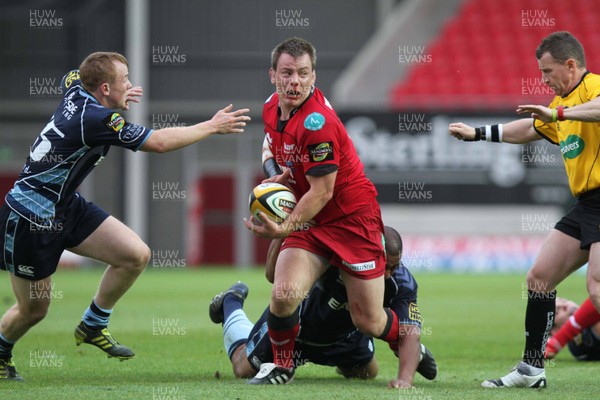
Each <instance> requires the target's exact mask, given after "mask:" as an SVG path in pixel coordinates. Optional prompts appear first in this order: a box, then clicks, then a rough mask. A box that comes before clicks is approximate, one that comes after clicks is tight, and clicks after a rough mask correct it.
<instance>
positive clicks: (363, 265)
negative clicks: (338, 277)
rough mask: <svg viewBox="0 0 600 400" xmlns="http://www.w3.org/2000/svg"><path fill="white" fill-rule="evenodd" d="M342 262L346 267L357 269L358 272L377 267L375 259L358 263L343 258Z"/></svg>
mask: <svg viewBox="0 0 600 400" xmlns="http://www.w3.org/2000/svg"><path fill="white" fill-rule="evenodd" d="M342 264H344V265H345V266H346V267H348V268H349V269H351V270H352V271H356V272H361V271H370V270H372V269H375V267H376V266H375V261H367V262H362V263H357V264H350V263H349V262H346V261H343V260H342Z"/></svg>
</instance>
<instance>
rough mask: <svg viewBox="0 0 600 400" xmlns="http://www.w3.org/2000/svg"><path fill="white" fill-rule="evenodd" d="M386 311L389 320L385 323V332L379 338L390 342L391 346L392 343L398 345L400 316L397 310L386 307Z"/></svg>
mask: <svg viewBox="0 0 600 400" xmlns="http://www.w3.org/2000/svg"><path fill="white" fill-rule="evenodd" d="M384 311H385V313H386V314H387V322H386V324H385V328H384V329H383V332H382V333H381V335H379V336H378V337H377V338H378V339H381V340H385V341H386V342H388V343H389V344H390V348H391V346H392V345H393V346H397V344H398V336H399V334H400V332H399V329H400V325H399V323H398V316H397V315H396V313H395V312H393V311H392V310H390V309H389V308H384ZM396 348H397V347H396Z"/></svg>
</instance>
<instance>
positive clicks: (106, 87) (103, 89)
mask: <svg viewBox="0 0 600 400" xmlns="http://www.w3.org/2000/svg"><path fill="white" fill-rule="evenodd" d="M100 91H101V92H102V94H103V95H105V96H108V95H109V94H110V86H109V85H108V83H106V82H105V83H103V84H101V85H100Z"/></svg>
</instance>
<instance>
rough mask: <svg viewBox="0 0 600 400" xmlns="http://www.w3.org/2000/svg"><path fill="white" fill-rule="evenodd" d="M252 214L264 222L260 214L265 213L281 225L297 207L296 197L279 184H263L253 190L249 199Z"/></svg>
mask: <svg viewBox="0 0 600 400" xmlns="http://www.w3.org/2000/svg"><path fill="white" fill-rule="evenodd" d="M248 206H249V207H250V212H251V213H252V215H254V218H257V219H258V220H259V221H261V222H262V220H261V219H260V217H259V216H258V212H259V211H262V212H264V213H265V214H266V215H267V217H269V219H270V220H272V221H275V222H277V223H278V224H280V223H281V222H283V220H285V219H286V218H287V216H288V215H289V213H291V212H292V210H293V209H294V207H296V196H294V193H292V191H291V190H290V189H288V188H287V187H286V186H284V185H281V184H279V183H272V182H269V183H261V184H260V185H258V186H256V187H255V188H254V189H252V193H250V196H249V198H248Z"/></svg>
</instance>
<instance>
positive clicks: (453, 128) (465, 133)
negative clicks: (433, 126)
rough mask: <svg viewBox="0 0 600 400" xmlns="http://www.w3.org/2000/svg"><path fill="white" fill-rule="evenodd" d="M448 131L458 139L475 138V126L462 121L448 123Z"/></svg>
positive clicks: (470, 139) (469, 139)
mask: <svg viewBox="0 0 600 400" xmlns="http://www.w3.org/2000/svg"><path fill="white" fill-rule="evenodd" d="M448 131H449V132H450V135H451V136H454V137H455V138H456V139H458V140H465V141H472V140H474V139H475V128H473V127H472V126H469V125H467V124H463V123H462V122H455V123H452V124H450V125H448Z"/></svg>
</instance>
